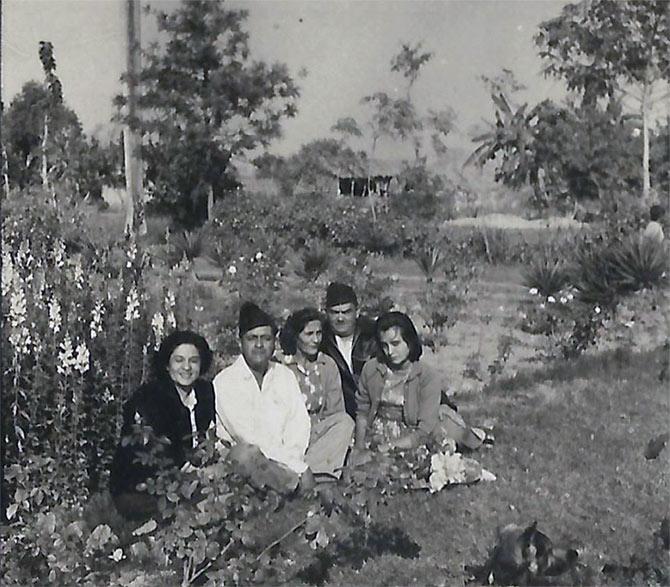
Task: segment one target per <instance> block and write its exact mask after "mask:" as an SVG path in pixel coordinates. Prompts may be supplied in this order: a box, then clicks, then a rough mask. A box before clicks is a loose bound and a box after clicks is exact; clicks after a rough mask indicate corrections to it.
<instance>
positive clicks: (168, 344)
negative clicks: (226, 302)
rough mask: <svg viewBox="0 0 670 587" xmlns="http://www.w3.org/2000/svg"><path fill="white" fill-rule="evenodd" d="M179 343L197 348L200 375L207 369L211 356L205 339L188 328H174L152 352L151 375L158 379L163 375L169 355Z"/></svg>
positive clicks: (210, 362)
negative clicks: (153, 352)
mask: <svg viewBox="0 0 670 587" xmlns="http://www.w3.org/2000/svg"><path fill="white" fill-rule="evenodd" d="M180 344H192V345H193V346H194V347H195V348H196V349H198V353H199V354H200V375H199V376H200V377H201V376H202V375H203V373H206V372H207V371H208V370H209V368H210V367H211V365H212V358H213V356H212V350H211V349H210V348H209V345H208V344H207V341H206V340H205V339H204V338H203V337H202V336H200V335H199V334H196V333H195V332H191V331H190V330H176V331H175V332H173V333H171V334H169V335H168V336H166V337H165V338H164V339H163V342H161V346H160V348H159V349H158V351H156V353H155V354H154V357H153V375H154V377H155V378H157V379H160V378H162V377H164V376H165V373H166V371H167V367H168V363H169V362H170V357H171V356H172V353H173V352H174V350H175V349H176V348H177V347H178V346H179V345H180Z"/></svg>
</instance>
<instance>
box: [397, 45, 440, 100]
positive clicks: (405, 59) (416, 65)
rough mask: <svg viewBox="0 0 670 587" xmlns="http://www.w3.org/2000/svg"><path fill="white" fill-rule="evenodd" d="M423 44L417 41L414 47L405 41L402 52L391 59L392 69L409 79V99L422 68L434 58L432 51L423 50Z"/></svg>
mask: <svg viewBox="0 0 670 587" xmlns="http://www.w3.org/2000/svg"><path fill="white" fill-rule="evenodd" d="M422 45H423V43H417V44H416V45H414V46H413V47H412V46H411V45H410V44H409V43H403V44H402V48H401V49H400V52H399V53H398V54H397V55H394V56H393V58H392V59H391V71H395V72H398V73H401V74H402V75H403V77H404V78H405V79H406V80H407V100H408V101H409V100H410V93H411V91H412V86H414V83H415V82H416V80H417V78H418V77H419V72H420V71H421V68H422V67H423V66H424V65H426V63H428V62H429V61H430V60H431V59H432V58H433V53H432V52H430V51H426V52H423V53H422V52H421V50H422Z"/></svg>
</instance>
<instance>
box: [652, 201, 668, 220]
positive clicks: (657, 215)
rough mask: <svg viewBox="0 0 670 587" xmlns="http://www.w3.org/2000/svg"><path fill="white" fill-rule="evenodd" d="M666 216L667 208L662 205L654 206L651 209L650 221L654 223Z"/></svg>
mask: <svg viewBox="0 0 670 587" xmlns="http://www.w3.org/2000/svg"><path fill="white" fill-rule="evenodd" d="M664 215H665V208H664V207H663V206H661V205H660V204H654V205H653V206H652V207H651V208H649V219H650V220H653V221H654V222H656V221H657V220H660V219H661V218H663V216H664Z"/></svg>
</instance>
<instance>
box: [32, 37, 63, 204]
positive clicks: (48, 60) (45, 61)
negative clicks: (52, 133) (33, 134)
mask: <svg viewBox="0 0 670 587" xmlns="http://www.w3.org/2000/svg"><path fill="white" fill-rule="evenodd" d="M38 55H39V58H40V62H41V63H42V69H43V71H44V88H45V90H46V92H47V100H46V108H45V110H44V128H43V131H42V186H43V187H44V188H45V189H48V188H49V162H48V159H47V145H48V143H49V125H50V122H51V118H52V116H53V112H54V111H55V110H56V109H57V108H58V107H59V106H61V105H62V104H63V86H62V85H61V82H60V80H59V79H58V76H57V75H56V59H55V57H54V48H53V44H52V43H51V42H49V41H40V45H39V50H38ZM52 197H53V198H54V204H55V203H56V200H55V192H53V191H52Z"/></svg>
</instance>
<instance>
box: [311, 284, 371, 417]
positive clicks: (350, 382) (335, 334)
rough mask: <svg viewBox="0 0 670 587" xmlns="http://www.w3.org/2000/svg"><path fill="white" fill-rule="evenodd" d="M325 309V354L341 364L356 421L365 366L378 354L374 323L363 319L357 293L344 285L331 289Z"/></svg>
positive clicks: (349, 408) (346, 400)
mask: <svg viewBox="0 0 670 587" xmlns="http://www.w3.org/2000/svg"><path fill="white" fill-rule="evenodd" d="M325 305H326V317H327V322H326V324H325V326H324V329H323V341H322V343H321V350H322V351H323V352H324V353H326V354H327V355H329V356H331V357H332V358H333V359H334V361H335V363H336V364H337V368H338V369H339V371H340V376H341V378H342V392H343V394H344V405H345V409H346V411H347V414H349V415H350V416H351V417H352V418H355V417H356V390H357V389H358V377H359V375H360V374H361V371H362V369H363V365H364V364H365V362H366V361H367V360H368V359H370V358H372V357H373V356H374V355H375V353H376V344H375V339H374V323H373V322H372V320H370V319H369V318H366V317H364V316H359V314H358V298H357V297H356V292H354V290H353V289H352V288H351V287H350V286H348V285H346V284H344V283H338V282H333V283H331V284H330V285H329V286H328V289H327V290H326V304H325Z"/></svg>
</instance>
